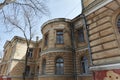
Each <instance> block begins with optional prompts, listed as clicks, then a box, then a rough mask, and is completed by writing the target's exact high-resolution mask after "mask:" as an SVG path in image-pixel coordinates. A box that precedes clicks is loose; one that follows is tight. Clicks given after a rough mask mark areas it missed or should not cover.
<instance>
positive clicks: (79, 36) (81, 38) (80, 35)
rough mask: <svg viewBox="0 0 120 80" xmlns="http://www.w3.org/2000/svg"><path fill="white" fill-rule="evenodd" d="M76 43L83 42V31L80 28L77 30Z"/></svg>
mask: <svg viewBox="0 0 120 80" xmlns="http://www.w3.org/2000/svg"><path fill="white" fill-rule="evenodd" d="M78 41H79V42H84V41H85V40H84V31H83V28H80V29H79V30H78Z"/></svg>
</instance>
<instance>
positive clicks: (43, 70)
mask: <svg viewBox="0 0 120 80" xmlns="http://www.w3.org/2000/svg"><path fill="white" fill-rule="evenodd" d="M45 73H46V60H43V62H42V74H45Z"/></svg>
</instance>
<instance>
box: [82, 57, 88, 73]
mask: <svg viewBox="0 0 120 80" xmlns="http://www.w3.org/2000/svg"><path fill="white" fill-rule="evenodd" d="M81 69H82V74H86V73H88V59H87V57H86V56H83V57H82V58H81Z"/></svg>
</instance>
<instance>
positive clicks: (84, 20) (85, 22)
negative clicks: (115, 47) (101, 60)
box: [81, 0, 93, 66]
mask: <svg viewBox="0 0 120 80" xmlns="http://www.w3.org/2000/svg"><path fill="white" fill-rule="evenodd" d="M81 1H82V2H81V4H82V13H81V15H82V18H83V24H84V29H85V33H86V40H87V43H88V53H89V56H90V57H89V58H90V66H92V65H93V62H92V52H91V48H90V40H89V26H88V25H87V20H86V16H85V14H84V12H83V11H84V5H83V0H81Z"/></svg>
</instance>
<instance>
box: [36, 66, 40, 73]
mask: <svg viewBox="0 0 120 80" xmlns="http://www.w3.org/2000/svg"><path fill="white" fill-rule="evenodd" d="M36 73H37V74H39V66H37V69H36Z"/></svg>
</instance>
